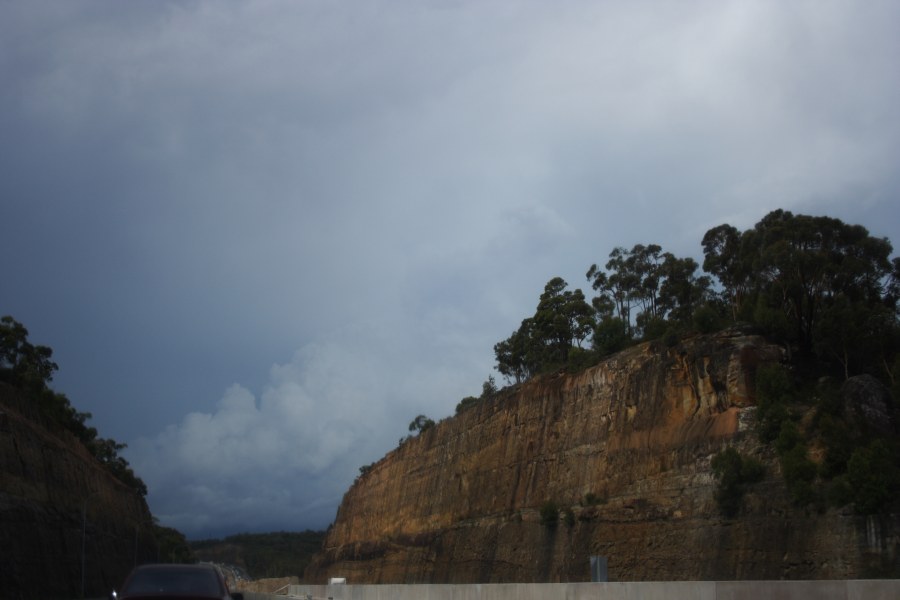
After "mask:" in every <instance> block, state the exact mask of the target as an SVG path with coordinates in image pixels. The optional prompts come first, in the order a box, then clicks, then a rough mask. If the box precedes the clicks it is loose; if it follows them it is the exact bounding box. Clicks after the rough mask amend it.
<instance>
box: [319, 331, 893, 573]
mask: <svg viewBox="0 0 900 600" xmlns="http://www.w3.org/2000/svg"><path fill="white" fill-rule="evenodd" d="M781 357H782V353H781V349H780V348H778V347H776V346H773V345H770V344H768V343H766V342H765V340H763V339H762V338H760V337H756V336H750V335H744V334H742V333H740V332H725V333H721V334H718V335H715V336H705V337H695V338H691V339H688V340H685V341H683V342H682V343H681V344H679V345H677V346H675V347H672V348H666V347H663V346H661V345H657V344H644V345H640V346H637V347H634V348H631V349H629V350H627V351H625V352H623V353H620V354H618V355H615V356H614V357H612V358H610V359H608V360H607V361H605V362H604V363H602V364H600V365H598V366H596V367H593V368H591V369H588V370H586V371H584V372H582V373H579V374H577V375H563V374H560V375H557V376H545V377H541V378H538V379H535V380H532V381H529V382H527V383H525V384H523V385H521V386H518V387H517V388H513V389H506V390H504V391H502V392H501V393H500V394H498V396H497V397H496V398H495V399H493V400H491V401H484V402H480V403H479V404H477V405H476V406H474V407H472V408H470V409H468V410H465V411H463V412H462V413H460V414H459V415H457V416H455V417H453V418H450V419H447V420H444V421H442V422H440V423H438V424H437V425H436V426H434V427H432V428H430V429H428V430H426V431H424V432H422V433H421V434H420V435H419V436H418V437H417V438H414V439H412V440H410V441H408V442H406V443H404V444H402V445H401V446H400V447H399V448H398V449H396V450H394V451H392V452H390V453H389V454H388V455H387V456H385V457H384V458H383V459H382V460H381V461H380V462H378V463H377V464H375V465H374V466H373V467H372V468H371V469H370V470H369V471H368V472H367V473H366V474H365V475H363V476H361V477H360V478H359V479H358V480H357V482H356V483H355V484H354V485H353V487H351V489H350V490H349V491H348V492H347V493H346V495H345V496H344V499H343V502H342V503H341V506H340V508H339V509H338V513H337V517H336V520H335V523H334V525H333V526H332V528H331V529H330V530H329V532H328V534H327V537H326V540H325V543H324V544H323V549H322V552H321V553H320V554H319V555H317V557H316V558H315V559H314V561H313V563H312V564H311V565H310V567H309V568H308V569H307V571H306V574H305V579H306V581H309V582H323V581H325V580H326V578H327V577H346V578H347V580H348V581H351V582H354V583H443V582H460V583H463V582H555V581H589V580H590V571H589V569H590V567H589V557H590V556H591V555H600V556H604V557H606V558H607V560H608V569H609V577H610V579H611V580H614V581H615V580H618V581H627V580H708V579H763V578H764V579H782V578H789V579H808V578H845V577H867V576H874V575H879V574H884V573H885V572H890V573H894V576H896V574H897V572H898V571H900V568H898V566H897V557H896V551H897V548H898V537H900V535H898V534H900V522H898V520H897V519H893V520H892V519H882V520H873V519H868V520H867V519H865V518H862V517H856V516H853V515H850V514H843V513H840V512H837V511H832V512H828V513H825V514H806V513H804V512H803V511H802V510H797V509H794V508H792V507H791V506H790V503H789V501H788V499H787V496H786V493H785V491H784V486H783V484H782V483H781V477H780V473H779V472H778V469H779V467H778V462H777V460H775V458H774V455H773V454H772V453H771V452H770V451H769V450H768V449H767V448H765V447H762V446H760V445H759V444H758V442H757V439H756V436H755V435H754V434H752V432H749V431H747V429H748V427H749V426H750V424H751V423H752V421H753V411H754V410H755V408H754V390H753V385H752V384H753V381H754V377H755V372H756V367H757V366H758V365H759V364H761V363H764V362H771V361H778V360H780V359H781ZM729 444H732V445H735V446H737V447H738V448H739V450H740V451H741V452H742V453H748V454H752V455H754V456H755V457H756V458H758V459H759V460H761V461H763V462H764V463H765V464H766V465H767V475H766V478H765V480H764V481H763V482H761V483H759V484H756V485H755V486H754V487H753V488H752V490H751V492H750V493H748V494H747V496H746V497H745V499H744V508H743V510H742V512H741V514H740V515H739V516H738V518H736V519H734V520H728V519H724V518H723V517H721V516H720V514H719V511H718V508H717V506H716V503H715V500H714V498H713V492H714V489H715V480H714V477H713V475H712V472H711V468H710V461H711V458H712V456H713V455H714V454H715V453H717V452H718V451H720V450H721V449H722V448H724V447H725V446H726V445H729ZM549 503H553V504H555V505H556V506H557V507H559V508H560V509H561V510H560V513H559V517H558V518H557V517H555V516H554V517H553V518H550V519H548V516H549V515H553V514H554V513H552V512H550V511H548V510H547V509H546V508H545V511H544V513H543V514H544V516H543V517H542V511H541V507H542V506H549Z"/></svg>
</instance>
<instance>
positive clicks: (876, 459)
mask: <svg viewBox="0 0 900 600" xmlns="http://www.w3.org/2000/svg"><path fill="white" fill-rule="evenodd" d="M898 458H900V456H898V453H897V451H896V449H892V448H891V447H890V446H889V445H888V443H887V442H886V441H885V440H881V439H877V440H874V441H873V442H871V443H870V444H868V445H866V446H863V447H860V448H857V449H856V450H854V452H853V454H852V455H851V456H850V460H849V461H848V463H847V481H848V483H849V484H850V489H851V490H852V497H853V502H854V506H855V508H856V511H857V512H859V513H861V514H873V513H877V512H881V511H882V510H883V509H884V508H885V507H887V506H888V505H889V503H890V501H891V500H892V499H893V498H895V497H896V494H897V492H898V491H900V489H898V488H900V468H898V466H897V462H898Z"/></svg>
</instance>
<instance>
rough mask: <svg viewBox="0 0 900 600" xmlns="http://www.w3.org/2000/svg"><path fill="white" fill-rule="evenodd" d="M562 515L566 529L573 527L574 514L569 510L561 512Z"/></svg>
mask: <svg viewBox="0 0 900 600" xmlns="http://www.w3.org/2000/svg"><path fill="white" fill-rule="evenodd" d="M562 514H563V523H565V524H566V527H572V526H574V525H575V512H574V511H573V510H572V509H571V508H567V509H565V510H563V511H562Z"/></svg>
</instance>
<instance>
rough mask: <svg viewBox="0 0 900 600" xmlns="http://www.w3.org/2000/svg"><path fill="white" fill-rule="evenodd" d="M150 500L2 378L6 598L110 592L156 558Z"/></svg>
mask: <svg viewBox="0 0 900 600" xmlns="http://www.w3.org/2000/svg"><path fill="white" fill-rule="evenodd" d="M151 519H152V517H151V515H150V512H149V510H148V508H147V504H146V502H144V499H143V498H142V497H141V496H140V495H138V494H137V493H135V492H134V491H133V490H132V489H130V488H128V487H127V486H125V485H124V484H122V483H121V482H119V481H118V480H117V479H115V478H114V477H112V475H110V474H109V472H108V471H106V470H105V469H104V468H103V467H102V466H101V465H100V464H99V463H98V462H97V461H96V459H94V458H93V457H92V456H91V454H90V453H89V452H88V451H87V449H85V448H84V446H82V445H81V444H80V443H79V442H78V441H77V440H76V439H75V438H74V437H73V436H72V435H71V434H69V433H68V432H66V431H64V430H61V429H59V428H54V427H53V425H52V424H49V423H46V422H42V420H41V419H40V417H39V415H38V414H37V412H36V411H35V410H34V408H33V407H32V406H30V405H29V403H28V402H27V401H26V400H25V399H23V398H22V397H21V396H20V395H19V393H18V392H17V391H16V390H15V389H14V388H12V387H10V386H8V385H5V384H0V539H2V540H3V543H2V544H0V596H2V597H3V598H5V599H9V600H15V599H18V598H23V599H24V598H37V597H41V598H77V597H80V595H81V592H82V586H83V588H84V593H85V595H87V596H94V597H96V596H105V595H106V594H108V593H109V592H110V591H111V590H112V589H113V588H114V587H116V586H118V585H119V584H120V583H121V582H122V580H123V579H124V577H125V575H127V573H128V571H129V570H130V569H131V568H132V567H133V566H134V564H135V563H140V562H146V561H147V560H150V559H155V558H156V547H155V545H154V541H153V535H152V531H151Z"/></svg>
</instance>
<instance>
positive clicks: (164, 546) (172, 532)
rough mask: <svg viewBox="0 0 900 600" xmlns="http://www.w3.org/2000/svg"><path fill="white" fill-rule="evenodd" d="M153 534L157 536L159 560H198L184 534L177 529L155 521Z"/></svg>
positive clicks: (173, 561)
mask: <svg viewBox="0 0 900 600" xmlns="http://www.w3.org/2000/svg"><path fill="white" fill-rule="evenodd" d="M153 536H154V537H155V538H156V547H157V549H158V555H159V558H158V562H161V563H192V562H194V561H195V560H196V559H195V558H194V553H193V552H192V551H191V546H190V544H188V542H187V539H186V538H185V537H184V534H183V533H181V532H180V531H178V530H177V529H172V528H171V527H163V526H162V525H159V524H158V523H155V522H154V524H153Z"/></svg>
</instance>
